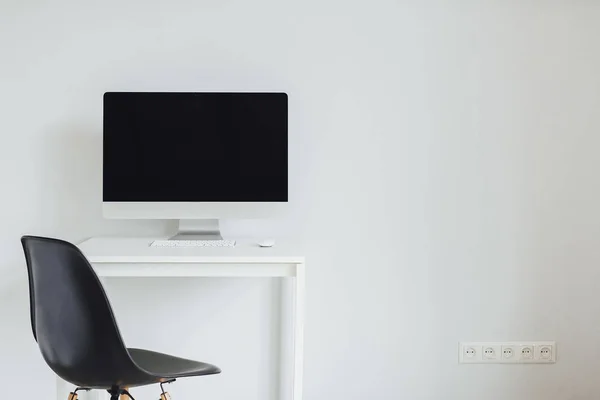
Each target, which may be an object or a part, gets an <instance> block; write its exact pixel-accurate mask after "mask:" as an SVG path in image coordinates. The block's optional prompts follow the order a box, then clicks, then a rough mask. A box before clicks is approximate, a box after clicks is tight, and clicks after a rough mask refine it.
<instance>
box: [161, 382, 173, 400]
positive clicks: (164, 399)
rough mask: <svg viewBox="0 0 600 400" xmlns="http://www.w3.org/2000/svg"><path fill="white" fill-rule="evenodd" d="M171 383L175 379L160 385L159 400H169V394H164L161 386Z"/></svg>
mask: <svg viewBox="0 0 600 400" xmlns="http://www.w3.org/2000/svg"><path fill="white" fill-rule="evenodd" d="M173 382H175V379H171V380H168V381H164V382H161V383H160V391H161V395H160V400H171V395H170V394H169V393H167V392H165V389H164V388H163V385H165V384H167V383H173Z"/></svg>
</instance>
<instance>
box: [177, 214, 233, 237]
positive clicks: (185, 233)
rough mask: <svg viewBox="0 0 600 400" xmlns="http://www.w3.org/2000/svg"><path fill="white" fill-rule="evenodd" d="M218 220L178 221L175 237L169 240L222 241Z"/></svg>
mask: <svg viewBox="0 0 600 400" xmlns="http://www.w3.org/2000/svg"><path fill="white" fill-rule="evenodd" d="M222 239H223V237H222V236H221V231H220V230H219V220H218V219H180V220H179V229H178V230H177V235H175V236H173V237H172V238H170V239H169V240H222Z"/></svg>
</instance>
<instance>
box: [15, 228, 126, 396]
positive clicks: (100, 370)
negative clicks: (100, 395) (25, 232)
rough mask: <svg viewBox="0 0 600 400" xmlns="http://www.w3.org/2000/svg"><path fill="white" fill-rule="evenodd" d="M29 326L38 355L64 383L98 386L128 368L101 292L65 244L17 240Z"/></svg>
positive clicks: (88, 268) (89, 271)
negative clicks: (25, 278) (26, 290)
mask: <svg viewBox="0 0 600 400" xmlns="http://www.w3.org/2000/svg"><path fill="white" fill-rule="evenodd" d="M21 243H22V244H23V249H24V251H25V259H26V261H27V270H28V273H29V293H30V304H31V325H32V329H33V335H34V337H35V338H36V340H37V342H38V345H39V347H40V350H41V352H42V355H43V357H44V359H45V360H46V362H47V363H48V365H49V366H50V368H52V369H53V370H54V372H56V374H57V375H59V376H60V377H62V378H63V379H64V380H66V381H68V382H71V383H73V384H75V385H79V386H101V385H103V384H106V382H110V381H112V380H114V379H115V373H117V372H118V371H119V370H121V369H122V368H123V367H125V366H127V365H130V364H131V359H130V357H129V354H128V353H127V349H126V348H125V345H124V343H123V340H122V338H121V334H120V333H119V329H118V327H117V324H116V322H115V319H114V315H113V312H112V309H111V307H110V304H109V302H108V299H107V297H106V294H105V292H104V289H103V288H102V285H101V283H100V280H99V279H98V277H97V275H96V273H95V272H94V270H93V269H92V267H91V265H90V264H89V262H88V261H87V259H86V258H85V256H84V255H83V254H82V253H81V251H80V250H79V249H78V248H77V247H76V246H74V245H72V244H71V243H69V242H65V241H62V240H58V239H50V238H43V237H35V236H24V237H23V238H21Z"/></svg>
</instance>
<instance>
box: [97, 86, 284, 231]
mask: <svg viewBox="0 0 600 400" xmlns="http://www.w3.org/2000/svg"><path fill="white" fill-rule="evenodd" d="M103 135H104V144H103V150H104V153H103V177H102V182H103V193H102V196H103V214H104V216H105V217H106V218H123V219H136V218H137V219H140V218H142V219H179V220H181V221H182V222H181V223H180V229H181V230H182V231H183V233H190V231H194V230H195V229H196V228H197V230H198V231H199V232H202V231H204V233H207V231H208V232H211V233H214V234H215V236H218V225H217V227H215V220H218V219H219V218H261V217H266V216H269V215H272V214H273V213H274V212H276V211H277V210H278V209H279V208H280V207H281V205H282V204H284V203H287V201H288V102H287V95H286V94H285V93H146V92H143V93H132V92H107V93H105V94H104V121H103ZM189 220H192V221H199V222H189ZM207 220H211V222H208V221H207ZM215 229H216V231H215Z"/></svg>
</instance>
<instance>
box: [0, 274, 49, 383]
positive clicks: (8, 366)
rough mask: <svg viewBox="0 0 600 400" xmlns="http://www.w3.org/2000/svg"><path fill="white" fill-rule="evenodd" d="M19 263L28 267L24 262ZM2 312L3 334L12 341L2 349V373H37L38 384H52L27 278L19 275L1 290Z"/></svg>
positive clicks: (4, 374) (17, 374) (0, 311)
mask: <svg viewBox="0 0 600 400" xmlns="http://www.w3.org/2000/svg"><path fill="white" fill-rule="evenodd" d="M19 267H20V268H25V263H24V262H23V265H22V266H19ZM24 276H26V274H25V275H24ZM0 315H1V316H2V321H3V322H6V323H3V324H2V332H1V334H0V337H2V338H3V340H7V341H10V351H2V356H1V357H0V358H1V359H2V363H1V365H0V373H2V376H36V377H37V378H36V385H40V386H43V385H48V386H47V387H51V386H49V385H52V384H53V382H54V375H53V373H52V371H51V370H50V369H49V368H48V367H47V365H46V363H45V362H44V361H43V359H42V356H41V353H40V351H39V349H38V347H37V344H36V342H35V339H34V338H33V334H32V331H31V318H30V314H29V287H28V284H27V279H18V280H16V281H14V284H12V285H11V286H10V287H7V288H5V289H3V290H2V291H1V292H0ZM8 321H10V322H8ZM4 350H6V348H5V349H4ZM34 360H35V362H33V361H34ZM40 378H42V379H40Z"/></svg>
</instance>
